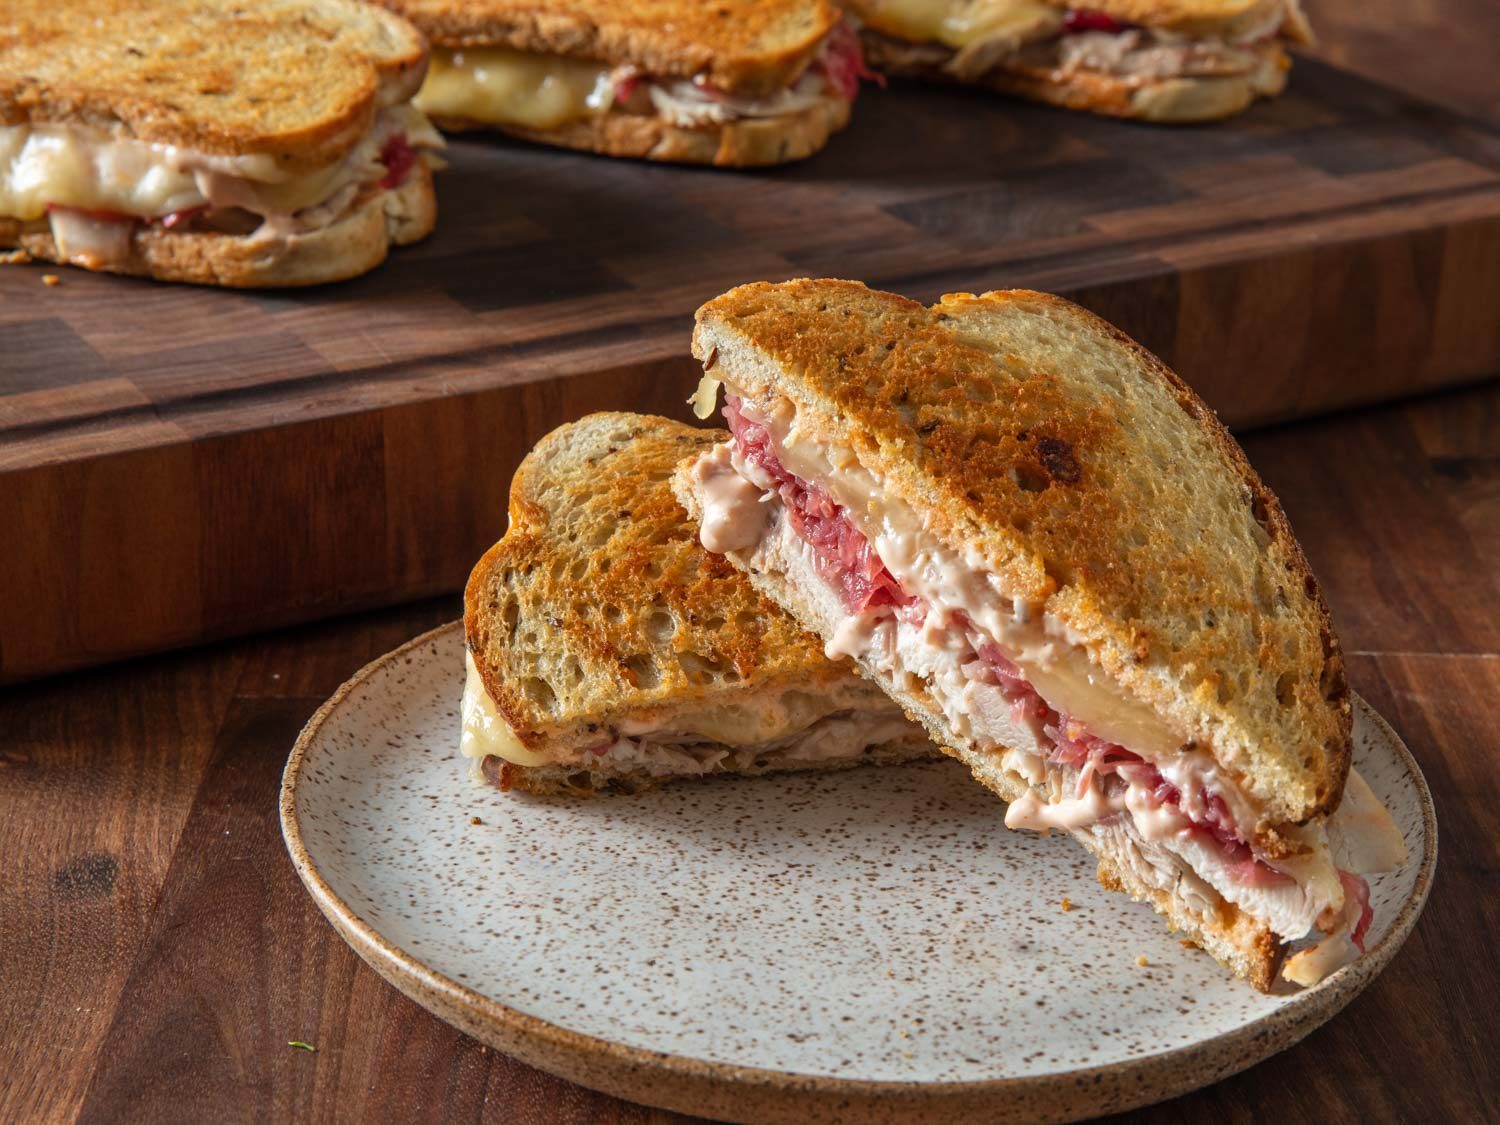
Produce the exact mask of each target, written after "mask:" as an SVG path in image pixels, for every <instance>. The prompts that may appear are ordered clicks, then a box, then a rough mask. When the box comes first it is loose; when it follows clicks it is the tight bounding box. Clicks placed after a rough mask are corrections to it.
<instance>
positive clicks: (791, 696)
mask: <svg viewBox="0 0 1500 1125" xmlns="http://www.w3.org/2000/svg"><path fill="white" fill-rule="evenodd" d="M725 436H727V435H725V434H723V433H722V432H720V433H714V432H711V431H705V430H699V429H695V428H693V427H690V426H684V425H682V424H680V423H676V422H671V421H668V420H667V419H663V418H651V417H644V416H641V415H635V414H594V415H590V416H588V417H586V418H584V419H582V420H581V421H579V422H575V423H573V424H571V425H567V426H563V427H561V428H560V429H558V430H555V431H553V432H552V433H551V434H549V435H548V436H547V437H545V438H543V439H542V441H541V442H539V443H538V444H537V446H536V448H535V449H533V450H532V451H531V453H529V454H528V455H527V457H526V459H525V460H524V461H523V462H522V464H521V467H520V468H519V469H518V470H517V472H516V476H515V479H514V481H513V483H512V485H511V499H510V528H509V530H508V531H507V532H506V534H505V537H504V538H503V539H501V540H500V542H499V543H497V544H495V546H494V547H492V548H491V549H490V550H489V551H488V552H487V553H486V554H485V555H484V557H483V558H482V559H481V560H480V561H479V563H478V565H477V566H476V567H475V568H474V571H473V574H472V575H471V576H470V579H469V582H468V586H467V589H466V590H465V595H464V628H465V634H466V638H467V643H468V651H469V655H470V659H471V661H472V669H471V675H472V677H473V679H471V685H473V683H474V680H477V681H478V685H482V696H481V695H480V693H479V692H478V691H477V690H475V691H474V692H473V695H472V698H471V700H470V701H469V702H468V703H466V729H470V730H473V729H475V727H476V726H478V725H483V723H488V724H489V726H490V727H495V726H496V725H497V724H503V729H502V730H501V731H500V740H499V741H495V740H491V741H489V742H487V743H480V744H475V745H473V746H467V747H466V753H470V755H471V757H473V758H475V759H476V761H483V760H486V759H489V760H488V762H487V765H486V766H485V770H486V773H487V775H488V776H490V777H491V779H492V780H494V781H496V782H497V783H499V784H500V785H501V787H502V788H510V787H517V788H521V789H526V790H529V791H532V792H541V793H557V792H566V793H572V794H581V793H589V792H602V791H620V790H627V791H632V792H636V791H640V790H642V789H648V788H651V787H653V786H655V785H658V784H661V783H662V782H664V781H667V780H671V779H673V778H675V777H680V776H692V775H699V774H705V773H746V774H752V773H763V772H769V771H771V770H785V769H830V768H843V767H845V766H852V765H858V764H861V763H868V762H890V761H899V760H905V759H908V758H919V757H930V756H933V755H935V754H936V753H937V751H936V750H935V749H934V748H933V747H932V745H931V744H930V743H929V742H928V741H927V740H926V738H925V737H924V736H923V735H922V733H921V731H920V728H918V727H916V726H915V725H914V724H911V723H909V722H908V721H907V720H906V719H905V718H904V717H903V716H902V715H901V713H900V710H899V708H896V707H894V706H893V705H892V704H891V703H890V702H889V700H887V699H886V697H885V696H884V694H883V693H881V692H880V691H879V689H878V688H876V687H874V685H872V684H870V683H868V682H867V681H865V680H863V679H861V678H860V677H859V676H857V675H856V674H855V673H854V671H853V669H852V668H851V666H850V665H849V663H848V662H847V661H843V662H834V661H830V660H828V659H826V658H825V657H824V655H823V652H822V649H821V647H820V646H819V644H818V643H817V642H816V641H815V640H814V639H813V638H811V637H810V636H808V635H807V634H806V633H805V632H803V631H802V630H801V629H800V628H799V627H798V626H797V625H796V623H795V622H793V621H792V620H791V619H790V618H788V617H787V616H786V615H785V614H784V613H782V612H781V611H780V610H778V609H776V608H775V606H773V605H772V604H770V603H768V602H766V601H765V600H764V599H762V598H761V597H759V596H758V595H757V594H756V593H755V592H754V590H753V589H752V588H751V586H750V584H749V582H747V581H746V580H745V579H744V577H743V576H742V575H740V573H739V572H738V571H737V570H735V568H734V567H733V566H731V565H730V564H729V563H727V562H726V561H725V560H723V559H722V558H720V557H718V556H712V555H709V554H708V553H707V552H705V551H704V550H703V549H702V548H701V547H700V546H699V545H698V541H697V531H696V528H695V527H694V526H693V525H691V524H690V523H689V522H688V521H687V517H686V514H685V513H684V512H683V511H682V509H681V508H680V507H679V506H678V505H677V503H676V501H675V500H674V499H673V496H672V490H671V484H670V477H671V474H672V471H673V469H674V467H675V466H676V465H677V463H678V462H679V461H681V460H682V459H683V458H685V457H688V456H690V455H693V454H695V453H699V452H702V451H704V450H706V449H708V448H709V447H710V446H712V445H713V444H714V443H715V442H716V441H721V440H723V438H724V437H725ZM483 697H487V701H486V699H485V698H483ZM489 708H492V709H493V715H490V716H488V717H487V718H485V719H483V722H481V721H480V719H479V718H478V717H477V715H478V713H481V712H485V711H486V710H487V709H489ZM810 740H816V741H817V744H818V745H819V746H821V750H819V751H818V752H817V753H812V752H811V751H812V748H813V741H810ZM502 743H503V744H502ZM486 747H494V749H493V750H487V749H486ZM499 750H504V751H505V752H504V753H503V754H501V753H498V751H499ZM804 751H807V752H805V753H804ZM496 757H498V758H500V759H503V760H501V761H495V760H493V759H494V758H496Z"/></svg>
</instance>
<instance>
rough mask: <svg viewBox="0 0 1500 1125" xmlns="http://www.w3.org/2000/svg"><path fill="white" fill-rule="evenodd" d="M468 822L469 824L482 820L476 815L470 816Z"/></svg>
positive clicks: (479, 822) (480, 822) (478, 822)
mask: <svg viewBox="0 0 1500 1125" xmlns="http://www.w3.org/2000/svg"><path fill="white" fill-rule="evenodd" d="M469 823H470V824H483V823H484V821H482V820H480V819H479V818H478V817H477V816H471V817H469Z"/></svg>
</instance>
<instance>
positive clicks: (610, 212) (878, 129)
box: [0, 60, 1500, 682]
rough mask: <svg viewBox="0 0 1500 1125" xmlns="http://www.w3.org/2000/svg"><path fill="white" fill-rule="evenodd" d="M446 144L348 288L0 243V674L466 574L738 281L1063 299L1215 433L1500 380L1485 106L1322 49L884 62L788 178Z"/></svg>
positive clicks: (682, 387) (650, 382)
mask: <svg viewBox="0 0 1500 1125" xmlns="http://www.w3.org/2000/svg"><path fill="white" fill-rule="evenodd" d="M449 156H450V160H451V165H452V166H451V167H450V168H449V169H448V171H446V172H445V173H444V174H443V175H442V176H441V177H440V179H439V188H438V194H439V204H440V215H439V229H438V231H437V233H436V234H434V236H433V237H432V238H431V239H429V240H428V241H427V242H425V243H424V244H422V245H420V246H417V247H413V248H410V249H408V250H405V251H400V252H398V253H396V254H395V255H394V257H393V258H392V260H391V261H389V262H388V263H387V264H386V265H385V266H384V267H383V268H382V269H380V270H378V271H377V272H376V273H374V274H372V275H370V276H367V277H365V278H361V279H358V280H355V281H352V282H348V283H344V284H341V285H335V286H328V287H324V288H321V289H317V290H312V291H301V292H281V293H258V294H257V293H232V292H221V291H214V290H208V289H195V288H190V287H185V286H168V285H158V284H154V283H151V282H145V281H138V280H130V279H122V278H113V277H105V276H93V275H89V274H86V273H83V272H81V271H73V270H66V269H57V268H55V267H40V266H31V267H12V268H6V269H0V532H3V533H7V534H6V541H5V543H4V545H3V547H0V682H5V681H12V680H18V679H24V678H27V677H32V676H36V675H41V674H45V673H49V672H54V671H58V670H61V669H66V668H70V667H77V666H81V665H85V664H90V663H96V662H100V661H105V660H109V659H114V658H118V657H123V656H127V655H133V654H138V653H144V652H150V651H156V650H160V649H163V648H167V647H172V646H177V645H183V644H189V643H192V642H195V641H199V640H203V639H206V638H211V637H219V636H224V635H228V634H233V633H239V632H245V631H250V630H257V629H264V628H269V627H274V626H278V625H284V624H288V623H293V622H298V621H304V620H309V619H312V618H316V617H320V616H326V615H329V614H333V613H338V612H344V611H348V610H352V609H358V608H364V607H369V606H374V605H379V604H385V603H391V602H396V601H401V600H405V599H410V598H414V597H419V596H425V595H428V594H432V593H436V592H440V591H445V590H452V589H456V588H458V587H459V586H460V585H461V584H462V581H463V579H464V577H465V575H466V574H467V572H468V568H469V566H470V565H471V564H472V562H473V561H474V560H475V559H476V558H477V557H478V555H479V554H480V553H481V551H482V550H483V549H484V548H485V547H486V546H487V545H488V544H489V543H490V542H492V541H493V540H494V539H495V538H496V537H497V536H498V535H499V534H500V533H501V532H502V531H503V529H504V525H505V498H506V490H507V486H508V483H509V479H510V475H511V472H512V470H513V469H514V467H515V465H516V463H517V462H518V461H519V459H520V458H521V456H523V455H524V453H525V451H526V450H527V449H528V448H529V447H530V445H531V444H532V443H533V442H534V441H535V440H536V438H538V437H539V436H540V435H541V434H543V433H545V432H546V431H547V430H549V429H551V428H552V427H553V426H555V425H557V424H559V423H561V422H564V421H567V420H570V419H573V418H575V417H577V416H578V415H580V414H583V413H585V412H587V411H590V410H597V409H636V410H644V411H655V412H660V413H668V414H673V415H676V416H678V417H685V416H686V410H685V407H684V406H683V400H684V399H685V398H686V396H687V394H688V393H689V391H690V390H691V388H692V385H693V374H694V368H693V364H692V361H691V360H690V359H689V358H688V356H687V343H688V333H689V329H690V325H691V317H692V311H693V309H694V308H696V307H697V306H698V305H699V304H700V303H701V302H703V301H704V300H706V299H708V298H709V297H712V296H714V295H715V294H717V293H719V292H721V291H722V290H724V289H726V288H729V287H730V286H732V285H734V284H737V283H739V282H742V281H749V280H754V279H782V278H786V277H795V276H806V275H812V276H818V275H835V276H841V277H854V278H859V279H862V280H865V281H867V282H869V283H870V284H872V285H878V286H880V287H883V288H888V289H894V290H897V291H900V292H904V293H907V294H909V295H911V296H914V297H919V298H923V299H927V300H931V299H933V298H935V297H937V296H938V295H939V294H941V293H944V292H950V291H954V290H976V291H982V290H985V289H993V288H1002V287H1011V286H1029V287H1033V288H1039V289H1049V290H1053V291H1056V292H1060V293H1064V294H1066V295H1068V296H1071V297H1072V298H1074V299H1075V300H1078V301H1080V302H1081V303H1083V304H1084V305H1086V306H1088V307H1090V308H1092V309H1094V310H1095V311H1097V312H1099V313H1100V314H1101V315H1103V316H1105V317H1106V318H1108V319H1109V320H1112V321H1114V322H1115V323H1116V324H1118V325H1120V326H1121V327H1122V328H1124V329H1125V330H1126V331H1128V332H1130V333H1131V334H1132V335H1134V336H1136V337H1137V338H1138V339H1140V340H1141V341H1142V342H1144V343H1145V344H1147V345H1148V346H1149V347H1151V348H1153V349H1154V350H1155V351H1157V352H1158V353H1159V354H1161V355H1162V356H1163V357H1164V358H1165V359H1166V360H1167V361H1168V362H1169V363H1170V364H1172V365H1173V366H1174V367H1175V368H1176V369H1177V370H1178V371H1179V372H1180V373H1181V374H1182V375H1183V376H1184V377H1185V378H1186V379H1187V380H1188V381H1189V382H1190V383H1192V384H1193V385H1194V386H1195V387H1196V388H1197V389H1198V390H1199V391H1200V392H1201V393H1202V394H1203V395H1204V396H1205V397H1206V398H1207V399H1208V401H1209V402H1210V403H1211V404H1213V405H1214V406H1215V407H1216V408H1217V409H1218V410H1219V411H1220V412H1221V414H1222V415H1223V416H1224V417H1225V418H1226V420H1228V421H1229V422H1230V423H1231V424H1234V425H1238V426H1250V425H1256V424H1259V423H1264V422H1269V421H1273V420H1281V419H1287V418H1294V417H1299V416H1305V415H1308V414H1314V413H1319V412H1324V411H1328V410H1334V409H1338V408H1343V407H1348V406H1352V405H1356V404H1360V403H1368V402H1373V401H1377V400H1380V399H1383V398H1389V397H1392V396H1396V395H1402V394H1410V393H1413V392H1417V391H1422V390H1427V389H1431V388H1435V387H1439V386H1444V385H1451V384H1455V383H1460V382H1464V381H1471V380H1475V379H1478V378H1482V377H1484V376H1487V375H1490V374H1492V373H1494V372H1496V371H1500V131H1497V130H1495V129H1493V128H1491V127H1489V126H1487V125H1484V124H1480V123H1477V122H1474V121H1468V120H1465V119H1463V118H1461V117H1458V116H1457V115H1455V114H1452V113H1450V112H1448V111H1445V110H1440V109H1436V108H1433V107H1431V106H1428V105H1424V104H1422V103H1420V102H1418V101H1416V100H1414V99H1413V98H1411V97H1409V96H1407V95H1405V94H1402V93H1401V92H1399V91H1397V90H1393V89H1390V88H1386V87H1383V86H1380V85H1376V84H1373V83H1371V82H1369V81H1366V80H1364V79H1361V78H1357V77H1354V76H1352V75H1349V74H1346V73H1343V72H1341V71H1338V70H1336V69H1333V68H1331V67H1328V66H1325V65H1323V64H1320V63H1317V62H1313V61H1306V60H1304V61H1301V62H1299V63H1298V65H1297V68H1296V70H1295V71H1294V74H1293V81H1292V85H1291V89H1290V91H1289V93H1288V94H1287V96H1285V97H1283V98H1282V99H1280V100H1278V101H1276V102H1273V103H1269V104H1266V105H1262V106H1259V107H1257V108H1256V109H1254V110H1253V111H1252V112H1250V113H1249V114H1247V115H1246V116H1244V117H1242V118H1240V119H1238V120H1236V121H1233V122H1230V123H1227V124H1224V125H1220V126H1217V127H1211V128H1201V127H1198V128H1161V127H1149V126H1143V125H1136V124H1131V123H1125V122H1114V121H1106V120H1102V119H1096V118H1092V117H1086V116H1081V115H1073V114H1067V113H1062V112H1057V111H1053V110H1048V109H1043V108H1040V107H1032V106H1026V105H1021V104H1018V103H1015V102H1009V101H1004V100H1000V99H993V98H989V97H985V96H983V95H978V94H973V93H969V92H965V91H956V90H940V89H927V88H922V87H916V86H902V87H900V88H896V89H892V90H890V91H886V92H880V91H871V92H869V93H867V94H866V95H865V96H864V97H863V98H862V100H861V102H860V104H859V106H858V107H857V113H856V115H855V121H854V123H853V124H852V125H851V127H850V128H849V129H848V130H847V131H846V132H845V133H844V134H842V135H840V136H838V137H836V138H834V140H833V143H832V144H831V145H830V147H829V149H828V151H826V152H825V153H824V154H822V155H821V156H819V157H817V158H815V159H813V160H811V161H808V162H806V163H804V164H801V165H797V166H793V167H790V168H784V169H777V170H770V171H757V172H750V173H734V172H723V171H714V170H705V169H695V168H675V167H662V166H655V165H648V164H641V163H630V162H624V161H613V160H604V159H599V158H594V157H589V156H584V155H576V154H570V153H563V152H558V151H553V150H548V149H543V148H538V147H532V146H525V145H520V144H513V143H507V142H504V141H498V140H497V141H494V142H483V141H480V142H474V141H466V142H462V143H456V144H454V145H453V146H452V148H451V150H450V154H449ZM44 273H56V274H58V275H59V276H60V277H61V283H60V284H58V285H57V286H55V287H49V286H45V285H44V284H43V283H42V276H43V274H44Z"/></svg>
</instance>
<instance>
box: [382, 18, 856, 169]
mask: <svg viewBox="0 0 1500 1125" xmlns="http://www.w3.org/2000/svg"><path fill="white" fill-rule="evenodd" d="M381 2H383V3H385V4H386V5H387V6H389V7H391V8H393V9H395V10H396V11H399V12H401V13H402V14H403V15H405V16H406V17H407V18H409V19H410V20H411V21H412V22H413V23H415V24H416V25H417V26H418V27H419V28H421V29H422V31H423V32H424V33H425V34H426V35H427V36H428V38H429V39H431V40H432V43H433V58H432V70H431V72H430V73H429V74H428V76H427V82H426V84H425V85H424V86H423V87H422V91H421V93H420V95H418V98H417V104H418V105H419V106H421V107H422V109H423V110H425V111H426V112H427V113H429V114H430V115H432V117H433V118H434V119H435V120H436V121H437V122H438V124H439V125H441V126H442V127H443V128H444V129H449V130H453V129H473V128H484V129H500V130H503V131H505V132H507V133H510V134H512V135H514V136H517V137H524V138H526V139H527V140H531V141H539V142H541V143H543V144H553V145H562V146H563V147H565V148H575V149H586V150H588V151H590V152H598V153H603V154H605V155H607V156H631V157H642V158H644V159H648V160H666V161H678V162H685V163H691V164H719V165H756V164H780V163H784V162H786V161H789V160H800V159H802V158H803V157H805V156H809V155H811V154H812V153H815V152H817V151H818V150H819V149H821V148H822V147H823V146H824V144H826V143H827V141H828V138H829V136H830V135H831V134H833V133H835V132H837V131H838V130H839V129H842V128H843V127H844V125H845V124H846V123H847V122H848V120H849V110H850V106H851V104H852V103H853V101H854V98H855V95H856V94H857V93H858V92H859V81H860V77H861V75H862V74H864V73H865V72H864V68H863V63H862V61H861V58H860V53H859V40H858V37H857V36H856V35H855V34H854V32H853V30H852V28H851V27H850V26H849V25H848V24H847V23H845V22H844V21H843V20H842V17H841V13H840V12H839V10H838V9H837V8H835V7H834V6H833V5H832V4H831V3H829V2H828V0H715V2H713V3H703V2H701V0H628V2H622V0H381Z"/></svg>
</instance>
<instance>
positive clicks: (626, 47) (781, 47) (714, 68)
mask: <svg viewBox="0 0 1500 1125" xmlns="http://www.w3.org/2000/svg"><path fill="white" fill-rule="evenodd" d="M381 2H382V3H384V4H386V6H387V7H390V8H393V9H394V10H396V11H398V12H400V13H401V14H402V15H404V16H406V18H407V19H409V20H411V21H412V22H413V23H414V24H416V25H417V27H419V28H420V29H421V30H422V32H423V33H424V34H425V35H427V37H428V38H429V39H430V40H432V42H433V43H435V44H437V45H439V46H444V47H477V46H502V47H511V48H513V49H515V50H520V51H528V52H531V53H534V54H546V55H563V56H567V57H569V58H581V59H592V60H595V61H597V62H600V63H604V64H607V65H609V66H620V65H629V66H634V67H636V68H637V69H639V70H640V71H641V72H643V73H647V74H651V75H656V76H661V77H672V78H694V77H696V76H699V75H702V76H704V77H705V78H707V79H708V80H709V81H710V82H712V83H713V84H714V85H715V86H717V87H718V88H719V89H721V90H725V91H728V92H730V93H734V94H744V95H748V96H756V95H761V94H769V93H772V92H774V91H776V90H779V89H781V88H783V87H785V86H787V85H789V84H790V83H791V82H792V81H793V80H795V79H796V77H797V76H798V75H799V74H801V73H802V71H803V70H805V69H806V68H807V66H808V64H809V63H810V62H811V61H812V59H813V56H814V55H815V54H816V53H817V51H818V48H819V46H820V45H821V43H822V41H823V40H824V38H826V37H827V35H828V33H829V32H830V31H831V30H832V29H833V28H834V26H835V25H836V24H837V23H838V21H839V18H840V14H839V11H838V9H836V8H835V7H834V6H833V5H832V4H831V3H829V2H828V0H716V2H715V3H711V4H705V3H697V2H690V0H632V2H631V3H628V4H622V3H618V2H617V0H381Z"/></svg>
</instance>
